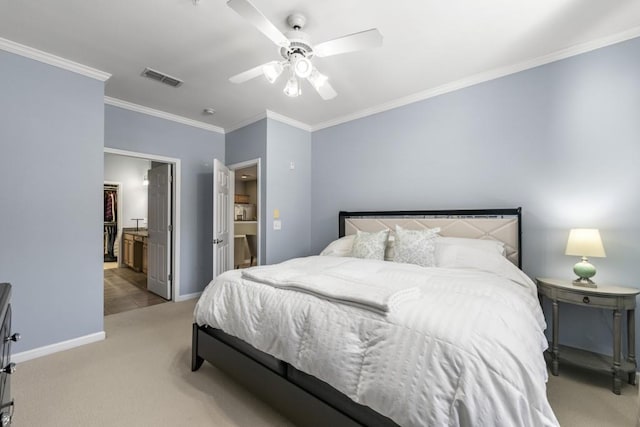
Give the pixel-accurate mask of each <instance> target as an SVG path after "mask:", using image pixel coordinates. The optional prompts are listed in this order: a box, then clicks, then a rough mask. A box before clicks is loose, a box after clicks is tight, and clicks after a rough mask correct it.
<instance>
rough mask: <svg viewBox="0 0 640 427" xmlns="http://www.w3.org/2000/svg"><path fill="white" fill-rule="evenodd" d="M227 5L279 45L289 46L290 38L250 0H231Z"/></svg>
mask: <svg viewBox="0 0 640 427" xmlns="http://www.w3.org/2000/svg"><path fill="white" fill-rule="evenodd" d="M227 6H229V7H230V8H231V9H233V10H235V11H236V13H238V15H240V16H242V17H243V18H244V19H246V20H247V21H249V22H250V23H251V24H253V26H254V27H256V28H257V29H258V30H260V31H261V32H262V34H264V35H265V36H267V37H269V39H270V40H271V41H273V42H274V43H275V44H277V45H278V46H283V47H286V46H289V39H288V38H286V37H285V36H284V34H282V32H281V31H280V30H278V29H277V28H276V26H275V25H273V24H272V23H271V21H269V20H268V19H267V18H266V17H265V16H264V15H263V14H262V12H260V11H259V10H258V9H257V8H256V7H255V6H254V5H253V4H252V3H251V2H250V1H249V0H229V1H228V2H227Z"/></svg>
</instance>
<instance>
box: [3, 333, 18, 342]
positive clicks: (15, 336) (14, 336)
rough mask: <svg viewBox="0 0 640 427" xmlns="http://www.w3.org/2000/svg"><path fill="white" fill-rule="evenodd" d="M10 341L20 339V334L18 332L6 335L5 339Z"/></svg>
mask: <svg viewBox="0 0 640 427" xmlns="http://www.w3.org/2000/svg"><path fill="white" fill-rule="evenodd" d="M9 341H13V342H16V341H20V334H19V333H17V332H16V333H15V334H13V335H11V336H10V337H6V338H5V339H4V342H9Z"/></svg>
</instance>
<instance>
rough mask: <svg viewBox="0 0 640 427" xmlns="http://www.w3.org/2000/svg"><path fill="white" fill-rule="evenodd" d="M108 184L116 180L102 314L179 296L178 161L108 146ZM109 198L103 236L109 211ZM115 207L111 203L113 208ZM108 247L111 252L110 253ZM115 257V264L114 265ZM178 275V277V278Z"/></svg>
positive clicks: (144, 305)
mask: <svg viewBox="0 0 640 427" xmlns="http://www.w3.org/2000/svg"><path fill="white" fill-rule="evenodd" d="M104 153H105V155H104V157H105V160H104V161H105V169H104V173H105V183H113V182H117V184H118V193H117V194H118V197H117V199H116V200H117V202H116V203H117V210H118V213H117V215H115V216H116V218H117V219H116V221H115V226H114V224H113V223H112V224H110V225H111V227H112V228H116V229H117V232H116V236H115V239H113V237H112V236H110V238H109V239H107V237H105V242H109V241H114V242H113V245H110V247H109V249H110V251H108V249H107V248H106V246H105V260H107V259H108V260H109V261H111V263H105V269H104V315H105V316H106V315H110V314H115V313H119V312H122V311H129V310H133V309H137V308H141V307H146V306H150V305H155V304H160V303H163V302H166V301H171V300H175V299H176V295H179V280H175V279H177V278H179V253H180V252H179V238H178V236H179V229H180V227H179V206H180V204H179V200H180V179H179V176H180V175H179V171H180V160H179V159H174V158H167V157H162V156H156V155H150V154H145V153H137V152H129V151H123V150H116V149H109V148H105V149H104ZM106 201H107V199H106V198H105V236H107V232H106V230H107V223H106V220H107V219H110V218H111V217H110V216H109V218H108V217H107V216H108V215H109V214H110V211H109V209H108V206H107V203H106ZM111 209H113V208H111ZM107 252H108V253H107ZM114 259H115V263H116V265H115V267H116V268H108V267H113V266H114V265H113V260H114ZM174 278H175V279H174Z"/></svg>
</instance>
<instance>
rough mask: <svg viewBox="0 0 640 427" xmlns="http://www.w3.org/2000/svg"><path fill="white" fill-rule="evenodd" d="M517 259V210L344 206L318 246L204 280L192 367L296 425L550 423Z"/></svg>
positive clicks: (534, 321) (534, 320)
mask: <svg viewBox="0 0 640 427" xmlns="http://www.w3.org/2000/svg"><path fill="white" fill-rule="evenodd" d="M389 230H392V232H391V233H390V232H389ZM436 231H437V233H436ZM389 234H391V236H389ZM434 234H437V235H436V236H434ZM381 235H384V242H385V243H384V248H383V249H382V250H383V252H384V254H383V255H380V252H379V251H380V245H379V241H382V237H380V236H381ZM365 239H377V240H376V243H375V244H373V243H371V242H373V240H369V241H367V240H365ZM356 242H357V243H356ZM363 242H365V243H366V244H362V243H363ZM416 242H417V244H418V246H416ZM370 243H371V244H370ZM408 243H410V244H409V245H408ZM412 245H413V246H412ZM363 248H364V249H363ZM372 248H373V249H372ZM425 248H426V249H425ZM370 249H372V250H375V251H377V252H375V253H376V254H377V255H376V257H378V258H377V259H359V258H354V257H352V256H351V255H358V256H359V255H361V254H360V253H359V252H357V251H359V250H370ZM423 249H424V250H425V251H424V253H423ZM416 255H419V256H418V257H417V256H416ZM403 257H405V258H403ZM412 257H413V258H412ZM425 257H426V258H429V262H427V263H426V264H425V263H422V262H423V260H424V259H425ZM416 259H417V260H418V261H415V260H416ZM391 260H395V261H399V262H392V261H391ZM521 260H522V246H521V210H520V208H517V209H494V210H454V211H392V212H387V211H380V212H340V214H339V239H338V240H336V241H334V242H332V243H331V244H330V245H329V246H328V247H327V248H326V249H325V250H324V251H323V253H322V254H321V255H320V256H312V257H304V258H298V259H294V260H289V261H286V262H284V263H281V264H278V265H276V266H261V267H254V268H251V269H246V270H243V271H238V270H235V271H229V272H225V273H223V274H222V275H220V276H219V277H218V278H216V279H214V280H213V281H212V282H211V283H210V284H209V285H208V286H207V288H206V289H205V291H204V292H203V295H202V297H201V298H200V300H199V301H198V304H197V306H196V311H195V313H194V316H195V322H194V324H193V345H192V370H194V371H195V370H197V369H198V368H199V367H200V366H201V364H202V363H203V361H204V360H207V361H209V362H211V363H212V364H213V365H215V366H217V367H219V368H220V369H222V370H223V371H225V372H227V373H229V374H230V375H231V376H233V377H235V379H236V380H237V381H239V382H240V383H241V384H244V385H245V386H247V387H248V388H250V389H251V390H252V391H254V392H255V394H256V395H258V396H259V397H261V398H262V399H263V400H265V401H267V403H269V404H271V405H273V406H274V407H275V408H276V409H278V410H279V411H281V412H282V413H283V414H284V415H286V416H287V417H289V419H291V420H292V421H293V422H295V423H296V424H299V425H319V426H320V425H345V426H349V425H354V426H355V425H375V426H395V425H402V426H419V425H522V426H526V425H531V426H544V425H549V426H552V425H557V424H558V423H557V420H556V418H555V416H554V414H553V411H552V410H551V408H550V406H549V403H548V401H547V398H546V380H547V370H546V365H545V362H544V358H543V352H544V350H545V349H546V347H547V340H546V338H545V336H544V329H545V327H546V325H545V323H544V317H543V316H542V312H541V310H540V307H539V304H538V299H537V296H536V290H535V285H533V283H532V282H531V280H530V279H529V278H528V277H526V276H525V275H524V273H522V272H521V271H520V270H519V268H518V267H520V266H521ZM421 263H422V264H421ZM416 264H419V265H416Z"/></svg>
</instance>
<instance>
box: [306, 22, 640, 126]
mask: <svg viewBox="0 0 640 427" xmlns="http://www.w3.org/2000/svg"><path fill="white" fill-rule="evenodd" d="M639 36H640V27H635V28H631V29H629V30H626V31H622V32H620V33H616V34H613V35H611V36H607V37H602V38H599V39H595V40H592V41H589V42H586V43H581V44H578V45H575V46H571V47H568V48H566V49H562V50H559V51H556V52H553V53H550V54H548V55H544V56H540V57H538V58H534V59H530V60H527V61H523V62H519V63H517V64H513V65H509V66H506V67H501V68H495V69H493V70H489V71H487V72H484V73H479V74H475V75H473V76H469V77H467V78H464V79H460V80H456V81H454V82H451V83H446V84H443V85H441V86H437V87H435V88H431V89H427V90H425V91H421V92H417V93H414V94H411V95H408V96H405V97H402V98H398V99H395V100H393V101H390V102H386V103H384V104H380V105H377V106H374V107H371V108H366V109H364V110H360V111H356V112H355V113H352V114H348V115H346V116H341V117H337V118H335V119H332V120H328V121H326V122H322V123H319V124H317V125H313V126H311V127H310V131H311V132H315V131H317V130H321V129H325V128H328V127H332V126H336V125H339V124H342V123H346V122H350V121H353V120H356V119H361V118H363V117H367V116H371V115H374V114H378V113H382V112H384V111H388V110H392V109H394V108H398V107H402V106H405V105H408V104H413V103H414V102H418V101H423V100H425V99H429V98H433V97H435V96H438V95H442V94H445V93H448V92H454V91H456V90H459V89H464V88H466V87H469V86H473V85H476V84H479V83H484V82H487V81H490V80H495V79H498V78H500V77H505V76H507V75H509V74H515V73H518V72H520V71H525V70H528V69H531V68H535V67H539V66H541V65H545V64H549V63H552V62H556V61H560V60H563V59H567V58H570V57H572V56H576V55H580V54H583V53H587V52H590V51H593V50H596V49H600V48H603V47H607V46H610V45H613V44H616V43H621V42H624V41H627V40H631V39H634V38H636V37H639Z"/></svg>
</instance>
